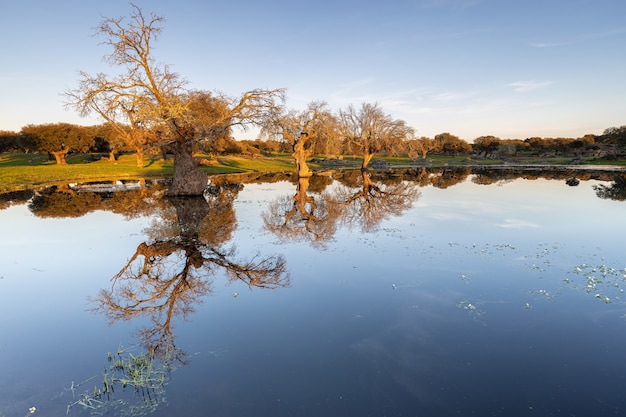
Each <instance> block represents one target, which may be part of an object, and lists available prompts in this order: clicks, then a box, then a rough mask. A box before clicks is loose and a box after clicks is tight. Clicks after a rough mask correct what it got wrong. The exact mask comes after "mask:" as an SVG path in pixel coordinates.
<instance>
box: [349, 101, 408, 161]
mask: <svg viewBox="0 0 626 417" xmlns="http://www.w3.org/2000/svg"><path fill="white" fill-rule="evenodd" d="M339 131H340V134H341V137H342V138H343V139H344V141H345V143H346V144H347V146H348V148H350V149H352V150H353V151H357V150H360V151H361V152H362V153H363V163H362V165H361V169H367V166H368V165H369V163H370V161H371V160H372V158H373V157H374V156H375V155H376V154H378V153H380V152H384V151H387V152H388V151H391V150H392V149H393V148H394V147H395V146H396V145H397V143H398V142H401V141H404V140H406V139H410V138H412V136H413V134H414V132H415V131H414V129H413V128H412V127H410V126H408V125H407V124H406V122H405V121H404V120H400V119H394V118H392V117H391V116H390V115H389V114H386V113H385V112H384V111H383V109H382V108H380V106H379V105H378V104H372V103H363V104H362V105H361V107H360V108H359V109H355V108H354V107H353V106H352V105H350V106H349V107H348V108H347V109H345V110H341V111H340V112H339Z"/></svg>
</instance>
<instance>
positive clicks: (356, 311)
mask: <svg viewBox="0 0 626 417" xmlns="http://www.w3.org/2000/svg"><path fill="white" fill-rule="evenodd" d="M570 176H572V173H557V172H548V173H545V172H535V171H533V172H517V173H515V172H508V171H507V172H486V171H482V172H471V171H469V170H462V171H442V170H439V171H436V170H433V171H426V170H423V171H421V172H404V173H396V174H394V175H391V174H376V173H372V174H370V175H362V174H361V173H360V172H347V173H344V172H334V173H330V174H328V175H325V176H316V177H313V178H311V179H300V180H298V179H295V178H292V177H290V176H288V175H273V176H262V175H256V176H239V177H214V178H212V180H211V183H212V184H211V187H210V189H209V190H208V192H207V194H206V196H205V198H204V199H165V198H163V194H164V190H165V187H166V186H165V185H163V184H135V183H121V182H118V183H115V184H96V185H94V184H91V185H84V186H81V185H77V184H74V185H65V186H59V187H52V188H48V189H45V190H38V191H37V192H34V193H33V192H24V193H15V194H13V195H6V196H3V198H2V202H1V203H0V204H1V205H0V208H1V210H0V225H1V226H2V235H1V236H0V250H1V252H0V253H1V254H2V255H1V260H2V262H1V264H0V331H1V338H0V416H2V417H14V416H15V417H24V416H26V415H42V416H65V415H75V416H82V415H109V416H140V415H153V416H171V415H188V416H193V415H206V416H452V415H455V416H456V415H464V416H465V415H477V416H487V415H494V416H574V415H575V416H589V415H594V416H600V415H624V413H626V396H624V390H625V389H626V379H625V378H626V361H625V360H624V352H626V305H625V302H626V295H625V294H624V289H626V256H625V255H626V250H625V249H624V236H626V202H625V201H624V200H625V199H626V192H625V191H626V187H625V186H624V185H625V184H626V181H624V175H623V173H615V172H603V171H594V172H591V173H589V172H587V173H585V172H577V173H576V176H577V178H579V179H580V180H579V184H578V185H575V186H568V185H567V184H566V179H569V178H570Z"/></svg>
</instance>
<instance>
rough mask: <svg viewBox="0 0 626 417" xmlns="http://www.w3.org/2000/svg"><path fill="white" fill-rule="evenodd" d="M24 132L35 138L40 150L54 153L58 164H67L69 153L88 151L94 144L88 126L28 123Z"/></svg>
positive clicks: (37, 147) (23, 129)
mask: <svg viewBox="0 0 626 417" xmlns="http://www.w3.org/2000/svg"><path fill="white" fill-rule="evenodd" d="M22 133H23V134H24V135H27V136H29V137H30V138H31V139H32V140H33V142H34V143H35V147H36V149H37V150H38V151H41V152H47V153H49V154H52V155H54V158H55V159H56V162H57V164H58V165H65V164H67V154H68V153H70V152H87V151H89V149H90V148H91V147H92V146H93V145H94V139H93V136H92V135H90V134H88V130H87V129H86V128H84V127H81V126H77V125H72V124H69V123H50V124H43V125H28V126H25V127H23V128H22Z"/></svg>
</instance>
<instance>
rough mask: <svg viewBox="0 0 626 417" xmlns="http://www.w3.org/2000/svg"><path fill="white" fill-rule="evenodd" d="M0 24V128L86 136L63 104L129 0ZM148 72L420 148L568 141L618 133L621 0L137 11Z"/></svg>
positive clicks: (91, 1) (624, 26)
mask: <svg viewBox="0 0 626 417" xmlns="http://www.w3.org/2000/svg"><path fill="white" fill-rule="evenodd" d="M6 3H8V4H3V5H2V13H1V14H0V41H1V42H0V56H1V57H2V61H1V65H0V130H20V129H21V127H22V126H24V125H26V124H29V123H34V124H39V123H50V122H60V121H63V122H70V123H79V124H84V125H88V124H94V123H97V122H99V121H98V120H96V119H82V118H80V117H79V116H78V115H77V114H76V113H75V112H72V111H67V110H65V109H64V107H63V100H64V98H63V96H62V94H61V93H62V92H63V91H64V90H66V89H67V88H72V87H75V86H76V84H77V80H78V71H80V70H85V71H87V72H90V73H96V72H105V73H111V72H114V71H115V70H114V69H112V68H111V67H109V66H108V64H106V63H104V62H103V60H102V57H103V56H104V55H105V54H106V53H108V52H109V51H108V49H107V48H106V47H105V46H103V45H100V44H99V42H100V39H99V38H97V37H94V36H93V34H94V29H93V28H94V27H96V26H97V25H98V23H99V22H100V20H101V16H107V17H120V16H124V15H127V14H128V13H129V12H130V10H131V7H130V4H129V2H128V1H121V0H109V1H107V2H102V1H95V0H58V1H54V2H52V1H49V0H21V1H17V0H14V1H10V2H6ZM135 3H136V4H137V5H138V6H140V7H141V8H142V9H143V10H144V12H146V13H149V12H156V13H157V14H160V15H162V16H163V17H164V18H165V19H166V22H165V27H164V31H163V34H162V36H161V38H160V39H159V40H158V42H157V43H156V44H155V50H154V53H155V57H156V58H157V60H158V61H160V62H164V63H167V64H169V65H171V67H172V68H173V70H174V71H176V72H178V73H179V74H180V75H181V76H183V77H184V78H186V79H188V80H189V82H190V86H191V87H193V88H198V89H206V90H219V91H222V92H225V93H227V94H231V95H237V94H239V93H241V92H243V91H246V90H250V89H253V88H286V89H287V98H288V101H287V105H288V106H289V107H292V108H297V109H301V108H304V107H305V106H306V104H307V103H309V102H310V101H313V100H324V101H327V102H328V103H329V104H330V106H331V107H332V108H333V109H339V108H344V107H346V106H347V105H349V104H354V105H356V106H358V105H360V103H362V102H364V101H367V102H378V103H379V104H380V105H381V106H382V108H383V109H384V110H385V111H386V112H387V113H390V114H391V115H392V116H394V117H396V118H400V119H403V120H405V121H407V123H408V124H409V125H411V126H412V127H414V128H415V129H416V131H417V134H418V135H419V136H429V137H432V136H434V135H436V134H438V133H442V132H450V133H452V134H454V135H457V136H459V137H461V138H462V139H466V140H468V141H472V140H473V139H474V138H476V137H478V136H481V135H495V136H498V137H501V138H520V139H524V138H527V137H531V136H541V137H560V136H562V137H580V136H582V135H584V134H587V133H593V134H600V133H602V131H603V130H604V129H605V128H607V127H611V126H622V125H626V20H625V19H624V17H625V16H626V1H624V0H413V1H408V0H397V1H394V0H389V1H387V2H383V1H369V0H360V1H356V0H334V1H327V0H318V1H315V2H313V1H300V0H291V1H287V0H272V1H261V0H257V1H249V0H245V1H236V0H234V1H228V2H227V1H223V0H220V1H214V0H204V1H199V0H196V1H189V0H177V1H171V0H151V1H150V0H136V1H135Z"/></svg>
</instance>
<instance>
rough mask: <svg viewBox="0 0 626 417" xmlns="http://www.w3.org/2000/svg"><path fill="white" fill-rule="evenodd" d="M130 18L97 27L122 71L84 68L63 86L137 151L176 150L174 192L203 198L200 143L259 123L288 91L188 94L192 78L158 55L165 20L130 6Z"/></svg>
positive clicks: (77, 104) (73, 101) (76, 103)
mask: <svg viewBox="0 0 626 417" xmlns="http://www.w3.org/2000/svg"><path fill="white" fill-rule="evenodd" d="M132 7H133V10H132V12H131V14H130V15H129V17H128V18H124V17H122V18H105V19H104V20H103V21H102V23H101V24H100V26H99V27H98V29H97V32H98V34H100V35H102V36H103V37H104V38H105V40H104V44H105V45H108V46H110V47H111V48H112V52H110V54H109V55H107V56H106V60H107V61H108V62H109V63H110V64H112V65H113V66H115V67H118V68H120V69H121V72H119V73H118V74H117V75H106V74H103V73H99V74H97V75H90V74H88V73H86V72H81V80H80V81H79V85H78V87H77V88H75V89H73V90H68V91H66V93H65V94H66V97H67V98H68V101H67V106H68V107H70V108H74V109H76V110H78V111H79V112H80V113H81V114H82V115H87V114H90V113H95V114H97V115H99V116H100V117H102V118H103V119H104V120H105V121H107V122H109V123H111V124H112V125H113V126H114V127H115V128H116V130H117V131H118V132H119V133H120V135H123V136H124V137H125V138H126V140H127V141H128V143H129V144H131V145H133V146H134V147H135V149H136V150H137V153H138V163H139V164H141V165H143V163H142V162H140V161H142V160H143V157H142V154H143V151H144V149H146V148H163V147H168V148H169V149H170V150H171V152H173V154H174V178H173V184H172V186H171V187H170V189H169V191H168V194H169V195H201V194H202V193H203V192H204V190H205V188H206V186H207V176H206V174H205V173H203V172H202V171H200V170H199V168H198V166H197V163H196V162H195V160H194V159H193V151H194V147H195V145H197V144H198V143H200V142H202V141H206V140H209V141H210V140H213V139H214V138H215V137H216V135H218V136H219V135H222V134H224V132H225V131H226V130H228V129H230V128H231V127H233V126H240V127H242V128H244V129H245V128H246V127H247V126H249V125H251V124H257V123H262V121H263V120H264V118H265V117H266V115H267V114H268V108H271V109H272V110H273V111H275V110H274V108H275V107H277V106H280V105H281V103H280V102H279V99H281V98H282V96H283V94H284V92H283V90H281V89H278V90H253V91H249V92H246V93H244V94H242V96H241V97H238V98H230V97H225V96H222V95H219V94H218V95H217V96H216V95H213V94H211V93H207V92H204V91H189V90H188V89H187V81H186V80H184V79H183V78H181V77H180V76H179V75H178V74H177V73H175V72H173V71H172V70H171V69H170V67H169V66H168V65H166V64H161V63H159V62H157V61H156V60H155V57H154V54H153V49H152V46H153V42H154V41H155V40H156V39H157V38H158V36H159V35H160V34H161V32H162V24H163V21H164V19H163V18H162V17H161V16H158V15H156V14H154V13H153V14H150V15H146V14H144V13H143V11H142V10H141V8H139V7H138V6H136V5H132Z"/></svg>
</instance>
